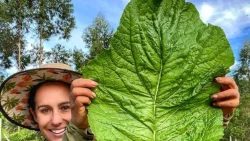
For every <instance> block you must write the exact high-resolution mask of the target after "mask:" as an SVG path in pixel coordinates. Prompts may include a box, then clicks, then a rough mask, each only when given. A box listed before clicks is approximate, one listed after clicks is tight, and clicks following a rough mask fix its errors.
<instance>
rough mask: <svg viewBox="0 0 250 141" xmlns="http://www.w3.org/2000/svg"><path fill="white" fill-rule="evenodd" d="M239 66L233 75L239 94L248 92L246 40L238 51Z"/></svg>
mask: <svg viewBox="0 0 250 141" xmlns="http://www.w3.org/2000/svg"><path fill="white" fill-rule="evenodd" d="M239 61H240V66H239V68H238V70H236V73H235V75H234V77H235V80H236V82H237V84H238V86H239V88H240V89H239V90H240V93H241V95H242V94H244V95H249V94H250V87H249V86H250V41H249V40H246V41H245V42H244V44H243V47H242V49H241V51H240V60H239Z"/></svg>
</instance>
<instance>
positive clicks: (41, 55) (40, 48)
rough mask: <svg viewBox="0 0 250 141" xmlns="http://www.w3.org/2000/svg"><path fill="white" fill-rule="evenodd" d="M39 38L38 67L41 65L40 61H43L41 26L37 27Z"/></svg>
mask: <svg viewBox="0 0 250 141" xmlns="http://www.w3.org/2000/svg"><path fill="white" fill-rule="evenodd" d="M39 34H40V36H39V38H40V47H39V54H40V58H39V67H41V65H42V63H43V62H42V61H43V44H42V40H43V39H42V28H41V27H40V28H39Z"/></svg>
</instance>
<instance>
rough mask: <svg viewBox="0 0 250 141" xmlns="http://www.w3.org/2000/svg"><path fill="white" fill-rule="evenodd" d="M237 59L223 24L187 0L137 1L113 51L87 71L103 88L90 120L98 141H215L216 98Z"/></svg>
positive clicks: (218, 118)
mask: <svg viewBox="0 0 250 141" xmlns="http://www.w3.org/2000/svg"><path fill="white" fill-rule="evenodd" d="M233 62H234V57H233V53H232V50H231V48H230V45H229V43H228V41H227V39H226V37H225V34H224V32H223V30H222V29H221V28H220V27H217V26H213V25H210V24H208V25H206V24H204V23H203V22H202V21H201V20H200V18H199V13H198V12H197V10H196V8H195V6H194V5H192V4H191V3H186V2H185V1H184V0H131V1H130V3H129V4H128V5H127V6H126V8H125V10H124V13H123V15H122V18H121V21H120V25H119V27H118V29H117V31H116V33H115V34H114V37H113V38H112V41H111V47H110V49H109V50H105V51H104V52H102V53H101V54H99V55H98V56H97V57H96V58H95V59H94V60H93V61H92V62H90V63H89V64H88V66H87V67H86V68H85V69H84V70H83V73H84V77H85V78H90V79H93V80H95V81H97V82H98V83H99V85H98V87H97V88H96V89H95V93H96V94H97V98H96V99H94V100H93V101H92V104H91V105H90V106H89V123H90V127H91V129H92V130H93V132H94V134H95V136H96V138H97V140H99V141H106V140H110V141H130V140H131V141H132V140H133V141H142V140H143V141H167V140H171V141H173V140H174V141H181V140H185V141H186V140H189V141H194V140H201V141H215V140H219V139H220V138H221V137H222V135H223V127H222V113H221V110H220V109H216V108H212V107H211V106H209V105H210V102H211V101H210V96H211V95H212V94H214V93H216V92H218V90H219V86H218V85H216V84H215V83H214V82H213V79H214V78H215V77H216V76H222V75H224V74H225V73H227V72H228V68H229V66H231V65H232V64H233Z"/></svg>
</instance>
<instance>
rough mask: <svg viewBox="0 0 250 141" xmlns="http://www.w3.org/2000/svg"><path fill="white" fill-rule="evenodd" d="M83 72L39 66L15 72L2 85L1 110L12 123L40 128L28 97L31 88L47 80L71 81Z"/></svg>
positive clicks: (0, 92)
mask: <svg viewBox="0 0 250 141" xmlns="http://www.w3.org/2000/svg"><path fill="white" fill-rule="evenodd" d="M81 76H82V74H80V73H78V72H75V71H73V70H67V69H61V68H37V69H30V70H26V71H22V72H18V73H15V74H13V75H11V76H10V77H8V78H7V79H6V80H5V81H4V82H3V83H2V84H1V86H0V94H1V97H0V100H1V102H0V111H1V112H2V113H3V115H4V116H5V117H6V118H7V119H8V120H9V121H10V122H12V123H14V124H16V125H18V126H21V127H24V128H27V129H31V130H39V128H38V125H37V123H36V122H35V121H34V120H33V119H32V118H31V115H30V112H29V108H28V97H29V92H30V90H31V88H32V87H33V86H35V85H37V84H39V83H41V82H44V81H46V80H55V81H62V82H66V83H69V84H70V83H71V82H72V81H73V80H74V79H77V78H81Z"/></svg>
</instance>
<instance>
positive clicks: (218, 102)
mask: <svg viewBox="0 0 250 141" xmlns="http://www.w3.org/2000/svg"><path fill="white" fill-rule="evenodd" d="M239 97H240V94H239V92H238V91H237V90H236V89H228V90H225V91H222V92H220V93H218V94H214V95H212V96H211V98H212V99H213V101H214V102H213V103H212V105H213V106H215V107H220V108H222V107H228V108H235V107H237V106H238V105H239Z"/></svg>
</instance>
